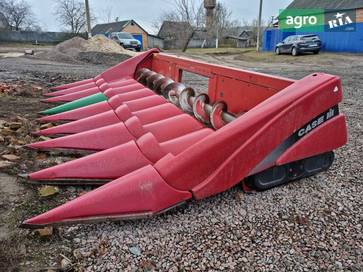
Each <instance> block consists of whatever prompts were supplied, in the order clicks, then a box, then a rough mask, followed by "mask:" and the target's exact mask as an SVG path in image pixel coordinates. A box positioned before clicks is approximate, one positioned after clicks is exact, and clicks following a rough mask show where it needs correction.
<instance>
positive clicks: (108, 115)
mask: <svg viewBox="0 0 363 272" xmlns="http://www.w3.org/2000/svg"><path fill="white" fill-rule="evenodd" d="M119 122H120V120H119V119H118V117H117V115H116V114H115V112H114V111H112V110H111V111H106V112H102V113H99V114H96V115H94V116H90V117H87V118H83V119H80V120H76V121H73V122H70V123H67V124H62V125H59V126H55V127H51V128H47V129H42V130H40V131H38V132H36V133H35V134H37V135H55V134H74V133H78V132H82V131H87V130H91V129H95V128H100V127H104V126H107V125H112V124H115V123H119Z"/></svg>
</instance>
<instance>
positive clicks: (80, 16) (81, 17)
mask: <svg viewBox="0 0 363 272" xmlns="http://www.w3.org/2000/svg"><path fill="white" fill-rule="evenodd" d="M56 4H57V7H56V11H55V15H56V16H57V19H58V21H59V22H60V23H61V24H62V25H63V26H64V27H65V28H66V30H67V31H69V32H71V33H76V34H78V33H81V32H83V31H86V28H85V27H86V15H85V6H84V2H81V1H78V0H56ZM94 19H95V18H94V17H93V16H92V15H91V21H92V20H94Z"/></svg>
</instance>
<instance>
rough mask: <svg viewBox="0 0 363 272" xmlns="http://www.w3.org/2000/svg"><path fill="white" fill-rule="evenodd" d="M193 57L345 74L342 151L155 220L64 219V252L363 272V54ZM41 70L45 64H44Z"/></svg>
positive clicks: (128, 260)
mask: <svg viewBox="0 0 363 272" xmlns="http://www.w3.org/2000/svg"><path fill="white" fill-rule="evenodd" d="M192 57H195V58H201V59H203V60H205V61H208V62H215V63H219V64H224V65H230V66H236V67H244V68H247V69H253V70H257V71H261V72H266V73H270V74H277V75H282V76H286V77H290V78H296V79H299V78H301V77H303V76H305V75H308V74H310V73H313V72H317V71H322V72H328V73H331V74H336V75H339V76H341V77H342V79H343V84H344V91H345V98H344V102H343V103H342V104H341V111H342V112H344V113H345V114H346V116H347V119H348V124H349V143H348V145H346V146H344V147H343V148H341V149H339V150H338V151H337V152H336V161H335V163H334V164H333V166H332V168H331V169H330V170H329V171H327V172H325V173H321V174H319V175H317V176H314V177H310V178H306V179H303V180H300V181H297V182H293V183H290V184H287V185H285V186H281V187H278V188H274V189H272V190H269V191H266V192H262V193H256V194H244V193H243V192H242V191H241V189H240V188H239V187H236V188H233V189H231V190H229V191H228V192H225V193H222V194H219V195H217V196H214V197H211V198H208V199H206V200H203V201H198V202H196V201H191V202H189V203H187V204H186V205H184V206H182V207H179V208H177V209H175V210H172V211H170V212H168V213H166V214H164V215H161V216H158V217H154V218H151V219H145V220H139V221H133V222H114V223H102V224H93V225H77V226H71V227H61V228H59V230H58V231H59V235H60V237H62V241H64V244H67V245H69V244H71V246H70V247H71V249H70V250H69V253H68V255H67V256H66V257H67V258H69V259H70V262H72V264H73V268H74V269H75V270H80V271H153V270H158V271H221V270H225V271H362V270H363V237H362V219H363V218H362V215H363V213H362V203H363V199H362V198H363V197H362V181H363V173H362V159H363V155H362V154H363V153H362V151H363V150H362V149H363V139H362V135H363V131H362V130H363V129H362V113H361V110H362V108H363V107H362V106H363V105H362V104H363V103H362V102H363V99H362V83H363V56H353V55H331V54H322V55H320V56H306V58H305V57H299V58H295V59H294V58H291V59H289V64H287V63H286V62H276V61H273V62H269V61H268V59H266V61H252V60H251V59H248V58H247V59H244V58H243V56H242V57H241V56H229V55H227V56H214V55H212V56H210V55H192ZM21 61H23V60H20V59H19V60H14V61H13V62H11V61H8V62H9V63H8V64H6V65H5V66H6V67H4V65H3V66H2V65H1V64H2V63H1V60H0V69H1V70H2V72H1V73H0V75H1V74H2V76H4V75H6V74H11V75H13V76H14V74H15V75H16V74H17V73H18V72H19V70H21V71H24V69H25V70H27V69H31V70H33V67H31V66H30V62H29V60H24V63H25V64H24V66H19V64H18V63H17V62H20V63H21ZM291 62H293V65H291ZM45 65H49V67H48V66H47V67H48V68H46V69H50V70H51V71H54V72H59V71H60V70H61V69H62V68H61V66H62V65H61V64H52V63H50V62H49V63H46V64H45ZM24 67H25V68H24ZM98 68H100V67H98ZM98 68H94V67H92V68H90V70H88V71H83V70H82V67H78V66H75V65H74V66H69V67H66V70H67V71H68V72H69V71H71V72H72V73H77V72H78V71H81V73H85V74H87V73H92V72H94V73H96V72H97V71H96V70H97V69H98ZM34 69H35V70H36V71H37V72H39V73H42V66H39V65H36V66H34ZM72 69H73V70H72ZM83 69H84V67H83ZM43 71H44V70H43ZM4 73H6V74H4ZM80 76H81V75H80ZM85 76H86V75H85ZM0 79H1V76H0ZM184 81H185V82H186V83H189V85H191V86H195V84H196V85H198V88H201V87H202V85H203V84H204V83H205V81H203V80H200V79H197V78H195V77H193V76H190V75H188V76H187V78H185V80H184ZM193 84H194V85H193ZM62 241H61V243H62ZM52 254H53V255H56V254H58V252H57V251H56V252H54V253H52ZM63 261H64V260H63ZM49 265H54V263H52V262H50V263H49Z"/></svg>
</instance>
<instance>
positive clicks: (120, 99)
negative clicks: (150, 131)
mask: <svg viewBox="0 0 363 272" xmlns="http://www.w3.org/2000/svg"><path fill="white" fill-rule="evenodd" d="M128 96H129V95H126V94H122V95H116V96H113V97H112V98H110V99H109V100H108V101H103V102H99V103H96V104H92V105H89V106H86V107H82V108H78V109H74V110H71V111H66V112H62V113H58V114H54V115H49V116H43V117H41V118H39V119H38V120H39V121H40V122H55V121H76V120H80V119H83V118H87V117H91V116H94V115H96V114H99V113H103V112H106V111H110V110H116V109H117V107H119V106H120V105H122V104H126V105H127V106H128V107H129V108H130V110H131V111H139V110H142V109H146V108H150V107H154V106H157V105H161V104H164V103H167V101H166V100H165V99H164V98H163V97H161V96H158V95H152V96H147V97H142V98H138V99H133V100H127V99H128Z"/></svg>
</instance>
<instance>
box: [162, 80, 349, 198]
mask: <svg viewBox="0 0 363 272" xmlns="http://www.w3.org/2000/svg"><path fill="white" fill-rule="evenodd" d="M341 99H342V90H341V83H340V80H339V79H338V78H337V77H334V76H331V75H326V74H314V75H310V76H307V77H305V78H303V79H302V80H299V81H297V82H295V83H294V84H292V85H290V86H289V87H287V88H286V89H284V90H283V91H281V92H279V93H277V94H276V95H274V96H273V97H271V98H269V99H267V100H265V101H264V102H262V103H261V104H259V105H258V106H256V107H255V108H253V109H252V110H250V111H249V112H247V113H246V114H244V115H242V116H241V117H239V118H237V119H236V120H235V121H233V122H231V123H229V124H228V125H226V126H225V127H223V128H221V129H219V130H217V131H216V132H215V133H213V134H212V135H210V136H207V137H206V138H205V139H204V140H203V141H199V142H198V143H196V145H195V146H197V147H198V148H195V147H194V146H192V147H190V148H188V149H186V150H185V151H184V152H182V153H180V154H179V155H177V156H175V157H172V156H166V157H164V158H163V159H161V160H160V161H159V162H158V163H156V165H155V167H156V169H157V170H158V172H159V173H160V174H161V176H163V178H164V179H165V180H166V181H167V182H168V183H169V184H170V185H171V186H173V187H174V188H176V189H180V190H192V191H193V194H194V196H195V197H196V198H203V197H207V196H210V195H213V194H216V193H219V192H222V191H224V190H226V189H228V188H230V187H231V186H233V185H235V184H236V183H237V182H239V181H241V180H242V179H243V178H244V177H245V176H246V175H247V174H248V173H249V172H250V171H251V169H252V168H253V167H254V166H255V165H256V164H257V163H259V162H260V161H262V160H263V159H264V158H265V157H266V156H267V155H268V154H269V153H270V152H271V151H272V150H273V149H274V148H276V146H277V145H279V144H280V143H281V142H282V141H284V140H285V139H286V138H287V137H288V136H290V135H291V134H293V132H294V131H295V130H296V129H297V128H299V127H300V126H302V125H304V124H305V123H307V122H308V121H310V120H311V119H312V118H314V117H315V116H317V115H318V114H320V113H321V112H324V111H325V110H327V109H328V108H330V107H332V106H334V105H336V104H338V103H339V102H340V101H341ZM251 154H253V156H252V155H251ZM205 158H208V159H205ZM222 181H223V182H222Z"/></svg>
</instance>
